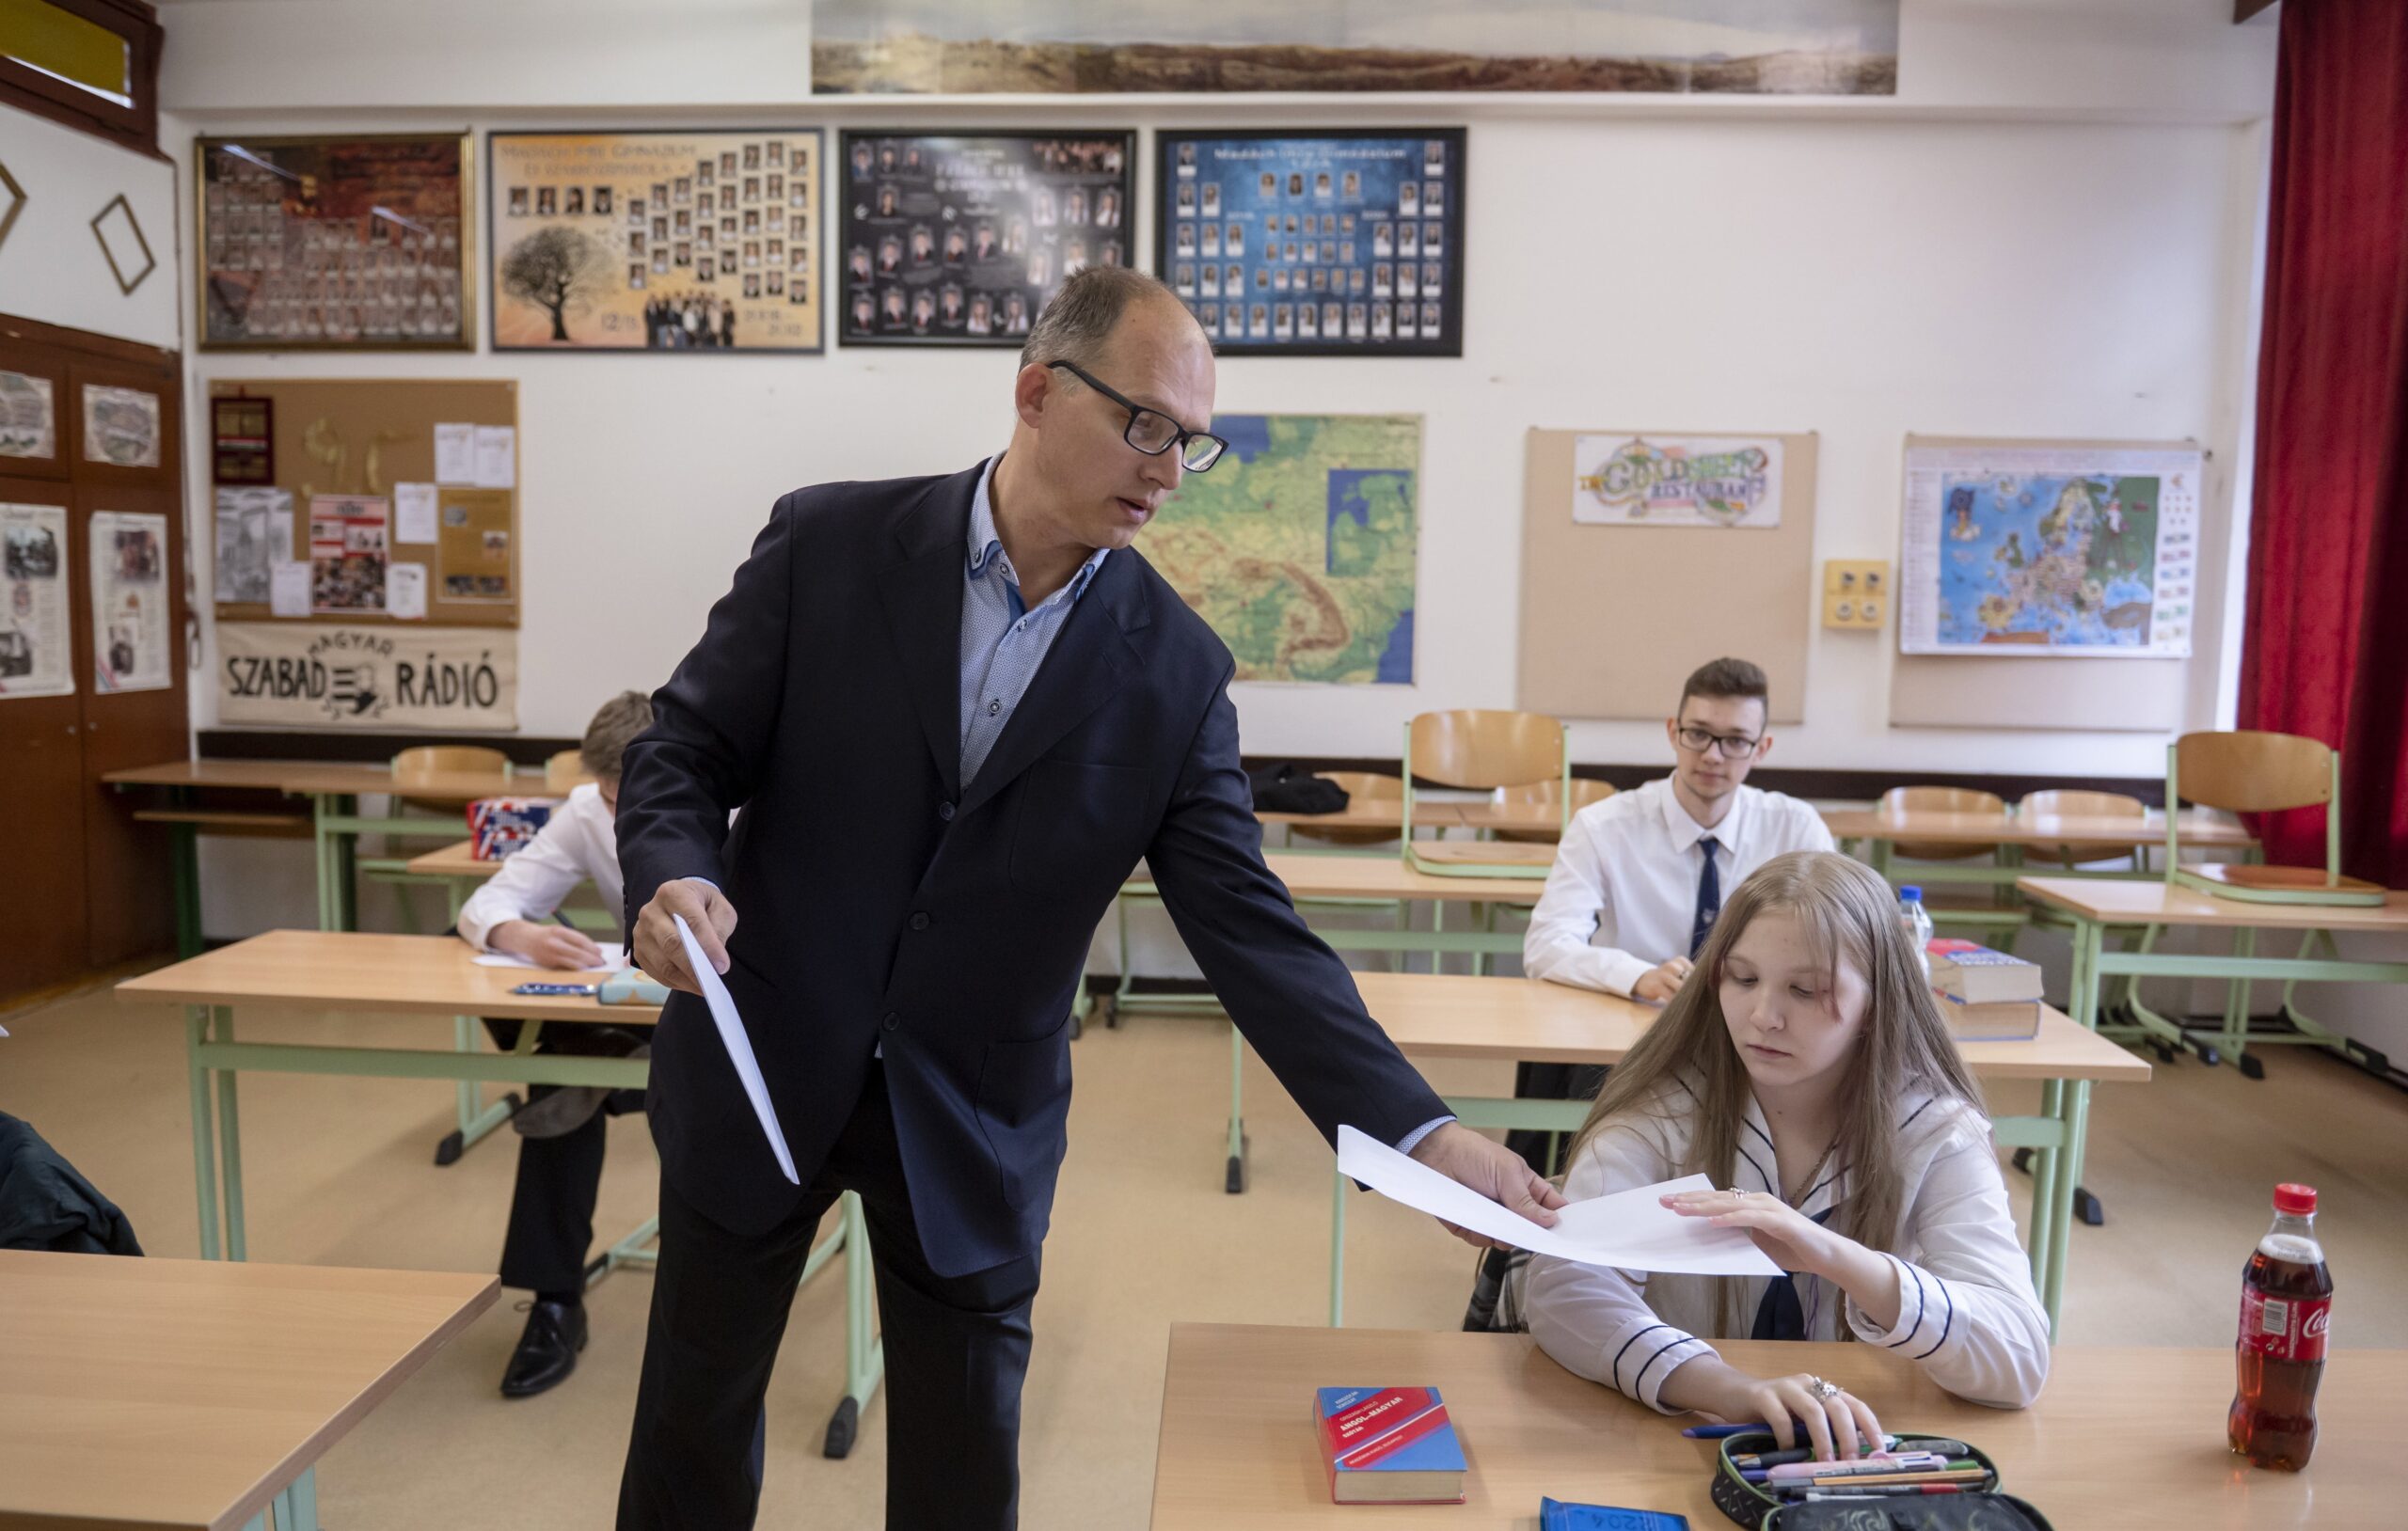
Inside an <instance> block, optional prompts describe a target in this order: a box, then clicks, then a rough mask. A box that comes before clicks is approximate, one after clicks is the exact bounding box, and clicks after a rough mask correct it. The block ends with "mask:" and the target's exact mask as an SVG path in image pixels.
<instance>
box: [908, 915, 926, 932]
mask: <svg viewBox="0 0 2408 1531" xmlns="http://www.w3.org/2000/svg"><path fill="white" fill-rule="evenodd" d="M911 928H912V929H913V930H926V929H927V928H928V917H927V915H925V914H915V915H913V916H911Z"/></svg>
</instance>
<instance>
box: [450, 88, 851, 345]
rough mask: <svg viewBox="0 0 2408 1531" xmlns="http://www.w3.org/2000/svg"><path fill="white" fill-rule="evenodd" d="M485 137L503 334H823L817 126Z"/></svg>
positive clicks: (760, 337)
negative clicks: (821, 325) (820, 305)
mask: <svg viewBox="0 0 2408 1531" xmlns="http://www.w3.org/2000/svg"><path fill="white" fill-rule="evenodd" d="M485 141H486V150H487V155H488V160H489V166H488V176H487V179H488V180H489V181H490V182H492V184H491V186H490V188H489V191H488V195H489V196H490V197H491V200H492V203H493V258H492V259H493V269H492V273H491V282H492V286H493V345H494V349H495V350H497V351H561V350H581V351H720V352H724V351H794V352H816V351H818V350H819V349H821V342H820V331H819V302H820V285H819V276H820V273H819V268H818V259H819V257H818V241H819V217H820V212H819V208H820V197H819V154H820V142H821V140H820V134H819V130H818V129H816V128H761V129H749V130H745V131H741V132H737V131H712V132H693V133H495V134H487V135H486V140H485Z"/></svg>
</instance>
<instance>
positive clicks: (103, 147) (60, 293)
mask: <svg viewBox="0 0 2408 1531" xmlns="http://www.w3.org/2000/svg"><path fill="white" fill-rule="evenodd" d="M0 165H6V166H8V173H9V174H10V175H12V176H14V177H15V178H16V180H17V184H18V185H19V186H20V187H22V188H23V189H24V206H23V207H22V208H21V209H20V210H19V213H18V215H17V221H16V223H15V225H14V226H13V227H12V228H11V229H9V230H8V239H7V240H6V241H5V242H0V313H9V314H16V315H19V316H21V317H23V318H26V319H38V320H40V321H41V322H42V323H43V324H63V325H65V326H66V327H68V328H70V329H80V330H87V331H89V332H91V333H93V334H96V335H107V336H112V337H114V338H116V339H121V340H139V341H140V342H142V343H143V344H145V345H155V346H160V347H163V348H165V349H167V350H173V349H175V347H176V346H177V345H178V344H179V343H180V332H179V328H178V315H179V312H180V308H181V301H180V300H181V295H182V291H183V282H184V280H185V279H186V277H185V274H184V272H183V269H182V266H181V265H180V264H179V263H178V261H177V257H176V173H175V166H173V165H170V164H169V163H167V162H166V161H165V160H159V159H153V158H151V157H150V156H149V155H147V154H137V153H135V151H134V150H130V149H122V148H119V146H118V145H116V144H113V143H110V142H108V141H107V140H106V139H103V138H98V137H95V136H93V135H92V134H88V133H80V132H78V131H76V130H75V129H73V128H70V127H67V126H65V125H64V124H61V123H57V122H53V121H52V120H50V119H49V118H44V117H36V116H35V115H34V114H32V113H31V112H26V111H21V110H19V109H18V108H16V107H14V106H0ZM120 192H121V193H123V194H124V196H125V199H126V204H127V206H129V207H130V208H131V209H132V210H133V213H134V216H135V222H136V223H137V224H138V225H139V226H140V228H141V229H142V233H143V236H144V237H145V238H146V239H148V240H149V241H150V253H151V255H152V256H153V257H154V258H156V260H158V268H157V269H156V270H154V271H152V272H151V273H150V276H148V277H146V278H144V279H143V280H142V282H140V283H139V284H138V285H137V286H135V290H134V291H133V292H122V291H120V290H119V287H118V283H117V277H116V276H114V275H112V274H111V273H110V271H109V263H108V260H107V259H106V257H104V256H103V254H102V252H101V245H100V241H99V239H98V238H97V237H96V236H95V235H94V234H93V232H92V219H93V218H94V217H96V216H98V215H99V213H100V212H101V210H102V209H103V208H104V207H106V206H108V205H109V202H110V201H111V199H112V198H114V197H117V196H118V195H119V193H120ZM6 195H7V191H6V189H5V188H0V197H5V196H6ZM4 212H5V210H0V213H4Z"/></svg>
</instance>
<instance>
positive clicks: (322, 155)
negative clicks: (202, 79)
mask: <svg viewBox="0 0 2408 1531" xmlns="http://www.w3.org/2000/svg"><path fill="white" fill-rule="evenodd" d="M474 163H475V161H474V158H473V153H472V150H471V148H470V139H469V135H468V134H465V133H440V134H330V135H324V136H305V137H251V136H243V137H237V138H201V139H198V140H197V141H196V142H195V144H194V146H193V166H194V179H195V186H194V205H195V207H196V208H197V209H198V238H199V245H200V250H199V259H198V260H195V261H194V262H193V264H194V266H195V268H196V270H197V272H198V282H199V289H200V290H199V292H198V293H197V294H196V296H195V308H196V310H197V311H198V314H199V315H200V349H201V350H203V351H241V350H254V351H259V350H275V351H359V350H375V351H447V350H448V351H467V350H473V349H474V348H475V346H476V316H475V313H474V311H473V310H474V307H475V305H474V303H473V301H472V300H473V293H474V289H473V288H472V287H471V286H470V284H469V278H468V272H469V269H470V266H471V263H472V260H473V259H474V254H473V252H474V250H475V245H476V213H475V211H474V209H475V200H474V197H472V196H471V191H472V186H471V177H472V174H473V170H472V166H473V165H474Z"/></svg>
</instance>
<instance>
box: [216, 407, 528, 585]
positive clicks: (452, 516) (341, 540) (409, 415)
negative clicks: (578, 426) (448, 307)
mask: <svg viewBox="0 0 2408 1531" xmlns="http://www.w3.org/2000/svg"><path fill="white" fill-rule="evenodd" d="M208 392H209V408H208V412H207V415H206V417H205V418H204V419H203V421H202V425H203V428H204V430H205V431H206V432H208V434H209V446H210V450H211V463H212V480H213V482H212V490H211V499H212V506H211V521H212V535H213V543H212V546H213V551H214V554H215V559H214V568H213V575H212V578H213V584H214V589H213V591H212V592H211V593H212V596H213V598H214V605H215V608H216V612H217V616H218V618H219V620H220V621H228V622H266V621H279V622H294V623H299V622H318V623H370V624H377V623H393V624H412V623H427V624H430V625H436V626H453V627H515V626H517V625H518V608H519V602H520V599H521V591H522V586H521V583H520V569H521V554H522V549H521V546H520V536H519V518H518V489H519V485H518V444H517V425H518V394H517V385H516V384H515V382H509V381H499V382H466V381H462V382H442V381H416V380H411V381H403V380H365V379H363V380H306V381H293V380H284V379H275V380H245V381H242V382H232V381H220V382H214V383H212V384H210V385H209V390H208ZM221 401H238V402H229V403H227V404H225V405H223V406H222V407H221V403H220V402H221ZM260 401H264V402H265V403H266V406H267V407H266V408H264V409H261V408H259V407H257V402H260ZM296 565H297V566H298V567H296Z"/></svg>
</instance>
